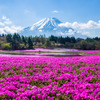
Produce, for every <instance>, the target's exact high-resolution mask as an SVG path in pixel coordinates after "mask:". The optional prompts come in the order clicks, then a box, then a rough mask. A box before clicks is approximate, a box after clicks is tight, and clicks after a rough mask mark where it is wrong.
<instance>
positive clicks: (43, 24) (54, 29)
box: [20, 17, 87, 38]
mask: <svg viewBox="0 0 100 100" xmlns="http://www.w3.org/2000/svg"><path fill="white" fill-rule="evenodd" d="M61 23H62V22H61V21H60V20H58V19H57V18H55V17H49V18H44V19H41V20H40V21H38V22H36V23H34V24H33V25H32V26H30V27H26V28H24V29H23V30H22V31H21V32H20V35H24V36H29V35H31V36H40V35H44V34H45V36H50V35H55V36H74V37H80V38H85V37H87V36H85V35H82V34H81V33H78V32H77V31H75V30H74V29H73V28H71V27H68V28H67V27H60V26H59V24H61Z"/></svg>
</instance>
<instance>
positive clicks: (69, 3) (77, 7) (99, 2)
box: [0, 0, 100, 36]
mask: <svg viewBox="0 0 100 100" xmlns="http://www.w3.org/2000/svg"><path fill="white" fill-rule="evenodd" d="M3 16H5V17H6V19H7V18H8V19H9V20H10V21H11V22H12V23H13V24H14V25H16V26H22V27H27V26H29V25H32V24H34V23H35V22H37V21H39V20H41V19H42V18H45V17H56V18H58V19H59V20H61V21H62V22H64V23H66V22H69V23H74V22H77V23H88V22H89V21H90V20H92V21H94V22H96V23H97V24H99V20H100V0H0V20H2V17H3ZM86 25H87V24H86ZM85 30H86V31H89V32H91V31H92V30H93V31H92V32H91V33H93V32H94V33H93V35H95V34H96V35H97V36H99V34H100V32H99V31H100V29H99V27H98V28H95V29H92V30H91V29H89V28H88V29H87V28H86V29H84V31H85ZM82 31H83V29H82Z"/></svg>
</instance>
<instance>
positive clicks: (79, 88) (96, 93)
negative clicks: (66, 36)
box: [0, 56, 100, 100]
mask: <svg viewBox="0 0 100 100" xmlns="http://www.w3.org/2000/svg"><path fill="white" fill-rule="evenodd" d="M0 100H100V56H87V57H28V56H23V57H22V56H21V57H20V56H15V57H14V56H2V57H0Z"/></svg>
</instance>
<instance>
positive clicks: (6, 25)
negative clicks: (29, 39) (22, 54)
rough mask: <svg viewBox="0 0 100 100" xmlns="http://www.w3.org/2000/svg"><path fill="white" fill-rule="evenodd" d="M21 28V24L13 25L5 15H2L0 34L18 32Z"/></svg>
mask: <svg viewBox="0 0 100 100" xmlns="http://www.w3.org/2000/svg"><path fill="white" fill-rule="evenodd" d="M22 29H23V28H22V27H21V26H15V25H14V24H13V22H12V21H11V20H10V19H9V18H7V17H6V16H3V17H2V19H1V21H0V34H2V33H4V34H6V33H18V32H19V31H21V30H22Z"/></svg>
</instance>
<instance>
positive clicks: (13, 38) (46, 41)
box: [0, 33, 100, 50]
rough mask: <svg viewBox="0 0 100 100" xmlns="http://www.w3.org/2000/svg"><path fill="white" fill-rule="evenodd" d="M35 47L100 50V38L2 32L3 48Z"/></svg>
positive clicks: (0, 39)
mask: <svg viewBox="0 0 100 100" xmlns="http://www.w3.org/2000/svg"><path fill="white" fill-rule="evenodd" d="M34 48H70V49H81V50H99V49H100V38H99V37H95V38H86V39H82V38H75V37H69V36H67V37H62V36H59V37H58V36H54V35H51V36H50V37H45V36H42V35H40V36H35V37H32V36H28V37H26V36H20V35H19V34H17V33H15V34H1V35H0V49H1V50H24V49H34Z"/></svg>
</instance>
